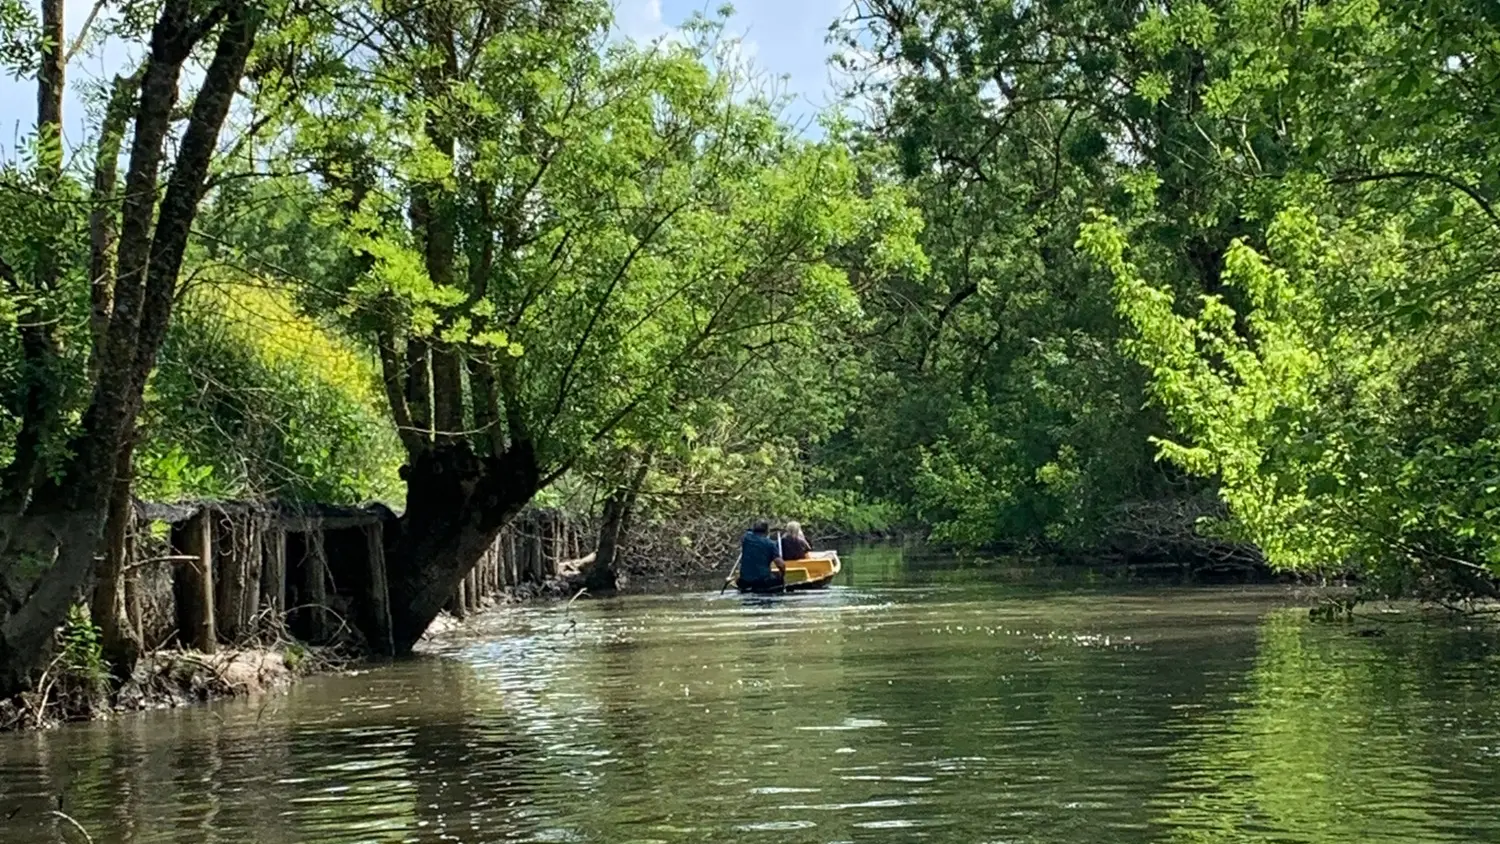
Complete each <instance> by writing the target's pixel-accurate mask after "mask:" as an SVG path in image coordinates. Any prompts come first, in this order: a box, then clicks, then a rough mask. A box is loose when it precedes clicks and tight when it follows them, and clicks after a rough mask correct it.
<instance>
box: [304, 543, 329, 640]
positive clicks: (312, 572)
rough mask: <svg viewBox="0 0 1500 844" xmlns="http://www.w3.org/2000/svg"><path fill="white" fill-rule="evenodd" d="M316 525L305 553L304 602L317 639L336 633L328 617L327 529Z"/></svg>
mask: <svg viewBox="0 0 1500 844" xmlns="http://www.w3.org/2000/svg"><path fill="white" fill-rule="evenodd" d="M310 527H312V529H311V530H308V532H307V552H306V553H305V554H304V555H303V557H302V603H303V604H305V605H306V606H305V607H304V608H303V610H304V617H305V618H306V619H307V627H308V631H309V636H310V637H311V638H312V640H313V641H315V642H322V641H326V640H328V639H329V638H331V636H332V630H331V624H330V621H329V618H328V609H327V608H328V554H327V551H325V550H324V548H323V531H322V530H321V529H320V528H319V527H313V526H310Z"/></svg>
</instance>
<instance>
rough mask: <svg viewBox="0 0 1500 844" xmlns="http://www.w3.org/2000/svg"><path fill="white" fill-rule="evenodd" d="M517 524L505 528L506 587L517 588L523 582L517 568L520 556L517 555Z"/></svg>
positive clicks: (513, 523) (512, 523)
mask: <svg viewBox="0 0 1500 844" xmlns="http://www.w3.org/2000/svg"><path fill="white" fill-rule="evenodd" d="M515 525H516V523H515V522H514V521H513V522H511V523H510V524H509V525H506V526H505V545H504V548H505V585H506V586H515V585H516V584H518V583H520V582H521V574H520V570H519V569H518V568H517V563H518V562H519V555H518V554H517V553H516V527H515Z"/></svg>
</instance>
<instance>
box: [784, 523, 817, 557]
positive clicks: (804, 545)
mask: <svg viewBox="0 0 1500 844" xmlns="http://www.w3.org/2000/svg"><path fill="white" fill-rule="evenodd" d="M810 553H812V545H811V544H809V543H808V541H807V537H806V536H804V535H803V534H802V525H800V524H798V523H796V522H787V523H786V536H783V537H782V538H781V559H783V560H787V561H791V560H801V559H803V558H804V557H806V556H807V555H808V554H810Z"/></svg>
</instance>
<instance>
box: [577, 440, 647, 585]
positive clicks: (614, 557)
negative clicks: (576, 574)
mask: <svg viewBox="0 0 1500 844" xmlns="http://www.w3.org/2000/svg"><path fill="white" fill-rule="evenodd" d="M650 470H651V455H650V454H649V453H648V454H646V455H645V456H644V457H642V458H641V463H640V465H639V466H637V467H636V469H635V472H634V473H633V474H632V475H631V478H630V481H629V482H628V483H627V484H625V485H624V486H620V487H616V488H615V490H614V491H613V492H612V493H610V496H609V498H608V499H606V500H605V502H604V517H603V518H602V519H601V520H600V523H599V544H598V546H597V547H596V550H595V555H594V562H593V563H591V564H590V565H589V567H588V569H587V570H586V573H585V577H584V582H583V585H584V586H585V587H587V588H588V590H589V591H590V592H605V591H610V590H613V589H614V588H615V586H616V585H617V583H618V581H619V574H618V568H617V561H618V558H619V548H620V540H621V539H622V538H624V537H625V536H627V535H628V534H629V529H630V517H631V514H632V513H634V512H635V502H636V499H637V498H639V496H640V493H641V487H642V486H643V485H644V484H645V483H646V473H647V472H649V471H650Z"/></svg>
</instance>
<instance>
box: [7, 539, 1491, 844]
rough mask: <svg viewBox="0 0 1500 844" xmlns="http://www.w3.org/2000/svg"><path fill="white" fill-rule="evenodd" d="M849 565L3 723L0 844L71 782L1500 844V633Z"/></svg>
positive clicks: (312, 821) (691, 823) (194, 809)
mask: <svg viewBox="0 0 1500 844" xmlns="http://www.w3.org/2000/svg"><path fill="white" fill-rule="evenodd" d="M867 559H868V560H869V561H870V562H869V565H865V564H864V560H867ZM855 571H857V572H858V577H859V580H858V581H857V582H858V584H859V586H858V587H857V588H853V587H849V586H843V587H839V588H835V589H833V590H830V591H829V592H827V593H824V594H816V595H803V596H787V597H777V598H772V599H769V600H767V599H764V598H755V599H744V598H740V597H739V596H737V595H726V596H723V597H717V596H715V595H713V594H712V593H704V594H695V595H688V596H677V597H650V598H632V599H626V600H620V601H613V602H600V603H593V604H590V603H586V602H585V603H579V604H575V605H574V607H573V608H572V609H571V610H570V611H568V612H567V613H563V612H562V611H560V610H559V609H558V608H556V607H550V608H531V609H528V610H525V611H520V612H514V613H509V614H501V615H494V616H490V617H487V618H485V619H484V620H483V622H482V625H481V627H480V628H479V629H478V630H477V631H476V632H475V634H474V635H473V636H471V637H470V638H468V639H466V640H464V641H458V642H453V643H450V644H448V645H446V646H445V647H443V648H442V649H441V653H440V654H438V655H435V656H433V657H431V658H426V659H422V660H417V661H413V662H410V663H405V664H401V665H398V666H394V667H391V668H385V669H378V670H373V671H370V672H365V673H361V674H358V675H354V676H345V677H332V678H323V679H320V680H316V681H312V682H308V683H305V684H303V685H301V686H300V687H298V688H297V689H295V690H294V691H293V693H292V694H291V695H290V696H288V697H285V698H278V699H273V700H270V701H268V702H254V703H239V704H229V705H224V706H221V707H217V708H215V709H213V710H189V711H184V712H178V713H154V714H150V715H146V716H139V717H128V718H123V719H121V720H120V721H118V722H116V723H111V724H100V725H88V726H82V727H78V728H70V729H65V730H60V731H57V732H53V733H48V734H43V735H33V736H9V737H0V818H5V816H6V815H7V814H9V813H11V812H14V813H15V814H14V815H13V816H12V817H10V818H9V819H8V820H4V821H3V823H0V842H11V841H15V842H27V844H35V842H38V841H58V840H63V839H64V837H65V836H66V834H68V831H67V830H66V829H65V828H64V827H63V826H61V825H60V822H59V821H57V820H56V819H55V818H53V817H51V816H50V815H48V814H47V813H48V811H49V810H50V809H52V808H54V807H55V805H56V802H55V801H56V800H57V799H58V797H59V796H61V799H62V802H63V808H64V809H65V810H66V811H68V812H69V813H70V814H72V815H74V816H75V817H77V818H78V819H79V820H80V821H81V822H82V823H83V824H84V825H85V826H86V827H88V828H89V830H90V831H91V832H92V833H93V835H94V839H95V840H96V841H100V842H214V841H222V842H230V841H233V842H301V841H320V842H323V841H327V842H355V841H361V842H364V841H382V842H383V841H410V842H436V841H462V842H490V841H495V842H498V841H525V842H544V841H546V842H554V841H555V842H575V841H576V842H610V843H611V844H613V842H645V841H666V842H679V841H680V842H699V841H746V842H757V841H766V842H772V841H774V842H819V844H823V843H824V842H874V841H892V842H895V841H903V842H904V841H934V842H992V841H1009V842H1097V841H1117V842H1147V841H1152V842H1155V841H1171V842H1178V841H1182V842H1200V841H1202V842H1218V841H1224V842H1228V841H1266V842H1270V841H1307V842H1325V841H1326V842H1334V841H1339V842H1342V841H1370V842H1397V841H1399V842H1403V844H1405V842H1410V841H1500V819H1497V818H1496V817H1495V816H1494V814H1493V812H1492V811H1490V809H1489V808H1488V807H1492V806H1494V805H1496V804H1497V803H1500V701H1497V699H1496V697H1495V695H1494V694H1493V689H1494V688H1496V681H1497V680H1500V659H1497V656H1496V640H1495V637H1494V636H1493V635H1492V634H1491V633H1489V632H1487V631H1484V630H1479V629H1475V630H1465V629H1455V628H1451V627H1449V628H1442V627H1434V626H1429V625H1417V624H1409V623H1402V624H1391V625H1387V626H1386V627H1385V628H1384V629H1386V630H1387V632H1386V634H1385V635H1382V636H1377V637H1360V636H1354V635H1351V631H1350V630H1348V629H1347V628H1341V627H1334V626H1320V625H1310V624H1309V623H1307V621H1306V619H1305V614H1303V613H1299V612H1297V611H1294V610H1291V611H1289V610H1283V609H1280V608H1279V605H1280V604H1282V603H1284V602H1285V596H1284V595H1283V594H1282V593H1278V592H1275V591H1272V590H1236V591H1223V590H1220V591H1209V590H1196V591H1194V590H1169V589H1162V590H1154V591H1138V592H1134V593H1131V592H1117V591H1099V590H1095V589H1089V588H1086V585H1081V584H1074V585H1073V586H1070V587H1068V588H1066V589H1063V590H1060V591H1059V590H1057V589H1055V588H1054V589H1052V590H1041V589H1038V588H1036V587H1035V586H1032V585H1026V584H1019V583H1008V584H1002V585H997V584H996V583H994V582H990V583H985V582H982V581H976V580H975V575H974V573H973V571H972V570H970V571H966V572H961V573H959V574H954V573H953V572H951V571H941V572H940V571H935V570H931V569H928V570H923V569H920V568H914V567H912V566H910V565H908V564H907V563H906V562H904V561H902V560H900V559H896V558H892V557H886V558H881V557H879V556H876V555H873V554H868V553H860V554H855V555H851V556H850V566H849V567H846V572H848V573H849V574H848V575H847V576H849V577H853V576H854V572H855Z"/></svg>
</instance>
